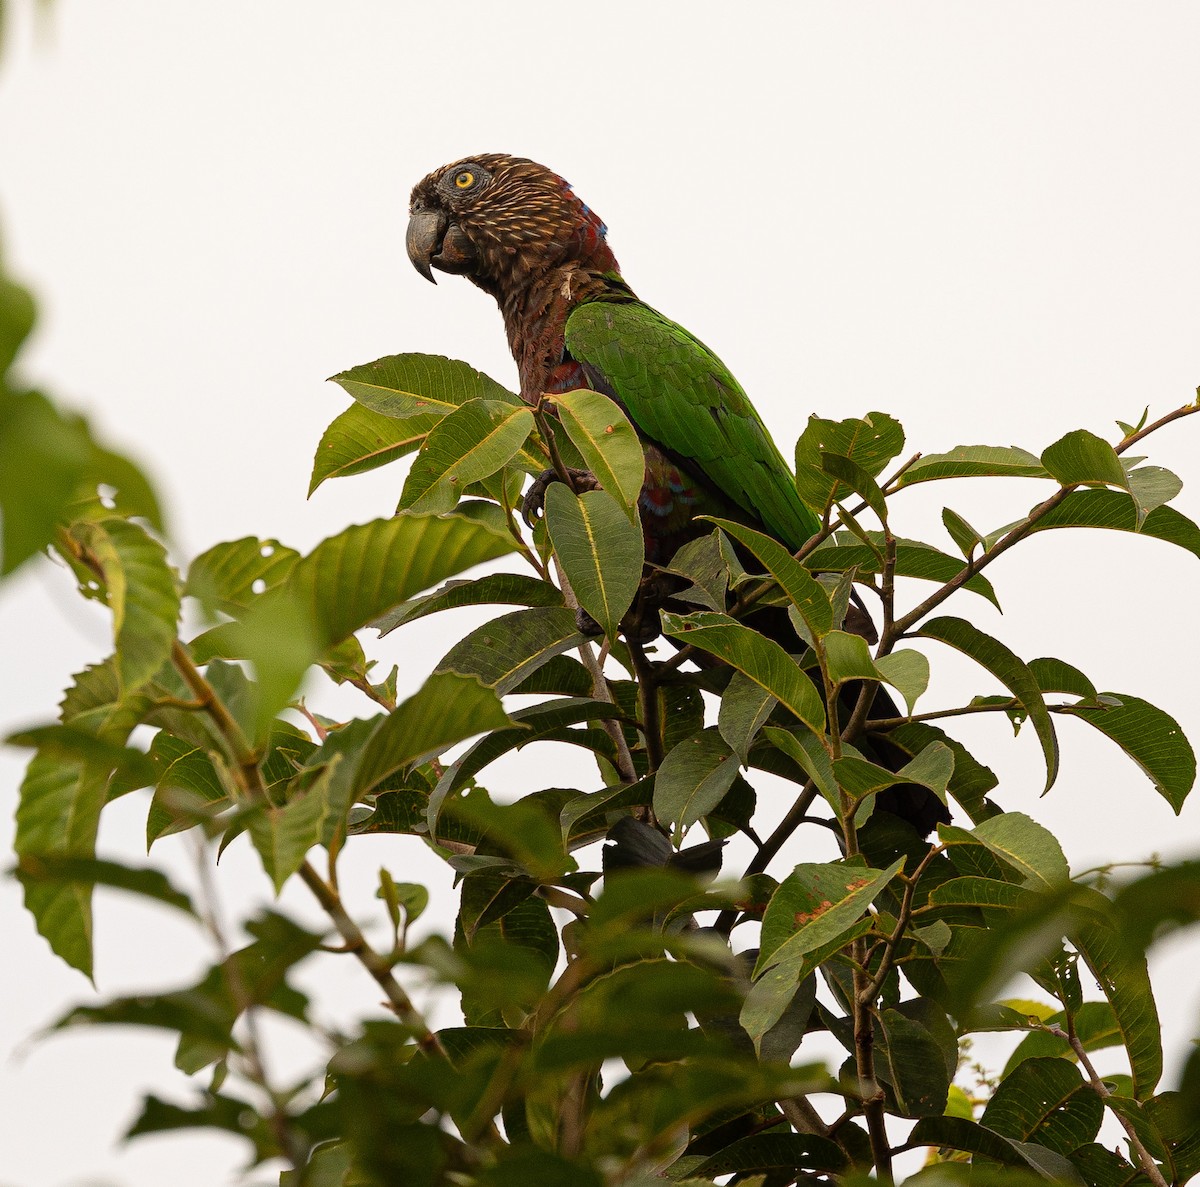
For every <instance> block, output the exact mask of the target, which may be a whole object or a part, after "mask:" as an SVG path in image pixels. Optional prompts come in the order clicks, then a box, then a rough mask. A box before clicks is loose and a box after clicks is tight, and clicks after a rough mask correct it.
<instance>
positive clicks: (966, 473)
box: [900, 445, 1050, 487]
mask: <svg viewBox="0 0 1200 1187" xmlns="http://www.w3.org/2000/svg"><path fill="white" fill-rule="evenodd" d="M1049 477H1050V475H1049V474H1048V473H1047V472H1046V468H1045V467H1044V466H1043V465H1042V463H1041V461H1040V459H1039V458H1038V457H1037V456H1036V455H1035V454H1032V453H1030V452H1029V451H1028V450H1025V449H1018V448H1017V447H1016V446H1015V445H1008V446H1004V445H959V446H956V447H955V448H954V449H952V450H950V451H949V452H948V453H927V454H925V455H924V456H923V457H922V458H920V459H919V460H918V461H916V462H914V463H913V464H912V465H911V466H909V468H908V469H907V470H905V471H904V473H903V474H902V475H901V476H900V486H901V487H904V486H912V485H913V484H914V483H917V482H930V481H932V480H934V479H938V478H1049Z"/></svg>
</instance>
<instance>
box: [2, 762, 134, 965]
mask: <svg viewBox="0 0 1200 1187" xmlns="http://www.w3.org/2000/svg"><path fill="white" fill-rule="evenodd" d="M109 776H110V771H109V768H108V767H107V765H106V764H103V763H102V764H100V765H98V766H93V765H91V764H89V763H87V762H86V761H73V762H68V761H64V759H63V758H62V757H61V756H60V755H56V754H37V755H35V756H34V757H33V759H32V761H31V762H30V764H29V768H28V769H27V770H26V772H25V778H24V780H23V782H22V784H21V793H20V795H21V798H20V802H19V804H18V807H17V833H16V840H15V842H14V848H15V850H16V852H17V855H18V857H25V856H26V855H31V856H35V857H41V856H45V855H59V854H61V855H64V856H68V857H82V858H88V857H91V856H92V855H93V853H94V850H95V845H96V831H97V828H98V826H99V823H100V810H101V809H102V808H103V807H104V803H105V799H106V793H107V788H108V780H109ZM24 890H25V906H26V909H27V910H28V911H29V913H30V914H31V915H32V916H33V918H34V921H35V923H36V924H37V929H38V931H39V932H40V933H41V935H42V936H44V937H45V938H46V940H47V941H49V943H50V947H51V948H52V949H53V950H54V951H55V953H56V954H57V955H58V956H60V957H61V958H62V959H63V960H65V961H66V962H67V964H69V965H71V966H72V967H73V968H77V969H79V971H80V972H81V973H83V974H84V975H85V976H88V977H90V976H91V975H92V893H91V886H90V885H88V884H86V883H79V882H40V881H36V882H35V881H31V882H28V883H26V884H25V887H24Z"/></svg>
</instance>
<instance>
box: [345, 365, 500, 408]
mask: <svg viewBox="0 0 1200 1187" xmlns="http://www.w3.org/2000/svg"><path fill="white" fill-rule="evenodd" d="M332 382H334V383H337V384H339V385H340V386H342V387H343V388H345V389H346V391H347V392H349V394H350V395H351V396H353V397H354V399H355V400H356V401H357V402H358V403H360V404H362V405H364V406H365V407H367V408H370V409H371V410H372V411H374V412H378V413H380V414H381V415H383V416H390V417H398V418H407V417H412V416H428V415H430V414H434V413H440V414H441V415H443V416H444V415H446V414H447V413H449V412H453V411H454V409H455V408H458V407H460V406H461V405H463V404H466V403H467V402H468V401H469V400H481V399H482V400H498V401H501V402H503V403H506V404H514V405H518V404H520V403H521V398H520V397H519V396H517V395H515V394H514V393H513V392H510V391H509V390H508V389H507V388H504V387H501V386H500V384H498V383H497V382H496V381H495V380H494V379H491V378H489V377H488V376H487V375H485V374H484V373H483V372H482V371H476V370H475V368H474V367H471V366H469V365H468V364H467V363H464V362H460V361H459V360H458V359H447V358H443V357H442V356H441V355H436V354H394V355H389V356H387V357H386V358H382V359H376V360H375V361H374V362H373V363H363V364H362V365H361V366H358V367H351V368H350V370H348V371H342V372H341V373H340V374H338V375H334V376H333V377H332Z"/></svg>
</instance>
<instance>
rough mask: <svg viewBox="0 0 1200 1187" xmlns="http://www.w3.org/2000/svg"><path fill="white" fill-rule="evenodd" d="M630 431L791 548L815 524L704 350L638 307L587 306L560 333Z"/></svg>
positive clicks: (777, 457)
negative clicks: (608, 391)
mask: <svg viewBox="0 0 1200 1187" xmlns="http://www.w3.org/2000/svg"><path fill="white" fill-rule="evenodd" d="M564 337H565V341H566V347H567V350H568V351H570V353H571V355H572V356H573V357H574V358H575V359H577V360H578V361H579V362H580V363H582V364H584V366H585V367H586V368H587V369H588V370H589V371H592V372H595V373H597V374H598V376H599V377H600V378H602V379H603V380H604V381H605V382H606V383H607V384H608V385H609V386H610V387H611V388H612V391H613V393H614V394H615V395H616V397H617V399H618V400H619V401H620V402H621V404H622V405H623V406H624V408H625V410H626V412H627V413H628V414H629V417H630V419H631V420H632V421H633V422H634V424H635V425H636V426H637V428H638V429H639V430H640V431H641V432H642V433H643V434H644V435H645V436H646V437H648V438H650V439H651V440H652V441H654V442H655V443H656V444H658V445H660V446H662V447H663V448H665V449H666V450H667V451H668V452H669V453H671V454H674V455H675V456H676V457H678V458H682V459H684V460H685V461H690V462H692V463H694V465H693V467H689V468H694V469H696V470H699V471H702V472H703V474H704V475H705V476H706V477H707V478H708V480H709V481H710V482H711V483H712V484H713V485H714V486H716V487H718V488H719V489H720V490H721V491H722V492H724V493H725V495H727V496H728V497H729V498H730V499H732V500H733V501H734V502H736V503H737V504H738V505H739V506H741V507H742V508H743V509H745V510H746V511H748V512H750V514H752V515H753V516H754V517H755V518H756V519H758V520H759V521H760V522H761V523H762V524H763V525H764V526H765V527H766V528H767V530H768V531H770V532H771V533H772V534H773V535H775V536H777V537H778V538H779V539H780V540H782V541H783V542H784V543H786V544H787V545H788V546H789V547H790V548H792V549H796V548H799V547H800V545H801V544H803V543H804V541H805V540H807V539H808V538H809V537H810V536H811V535H812V534H813V533H814V532H816V531H817V530H818V529H819V527H820V524H819V522H818V520H817V518H816V516H815V515H814V514H813V513H812V511H810V510H809V509H808V508H807V507H806V506H805V505H804V504H803V503H802V502H801V501H800V496H799V495H798V494H797V493H796V485H795V480H794V478H793V475H792V472H791V470H790V469H789V468H788V465H787V463H786V462H785V461H784V460H783V455H782V454H780V452H779V450H778V449H777V448H776V446H775V442H774V441H772V440H771V437H770V434H769V433H768V432H767V429H766V426H765V425H764V424H763V422H762V419H761V418H760V417H759V415H758V413H757V412H756V411H755V410H754V405H753V404H751V403H750V400H749V397H748V396H747V395H746V393H745V392H744V391H742V388H741V385H740V384H739V383H738V381H737V380H736V379H734V377H733V376H732V375H731V374H730V373H729V369H728V368H727V367H726V366H725V364H724V363H722V362H721V360H720V359H719V358H717V356H716V355H715V354H713V353H712V351H711V350H709V349H708V347H707V346H705V345H704V343H703V342H700V341H698V340H697V339H696V338H693V337H692V335H691V334H689V333H688V332H687V330H685V329H684V328H683V327H682V326H679V325H676V324H675V322H673V321H670V320H669V319H667V318H665V317H663V315H662V314H661V313H659V312H658V311H657V310H654V309H651V308H650V306H648V305H643V304H642V303H641V302H640V301H627V302H618V301H604V300H600V301H591V302H588V303H586V304H584V305H580V306H578V307H576V308H575V309H574V310H573V311H572V312H571V314H570V316H569V317H568V318H567V323H566V327H565V331H564Z"/></svg>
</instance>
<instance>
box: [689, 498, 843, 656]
mask: <svg viewBox="0 0 1200 1187" xmlns="http://www.w3.org/2000/svg"><path fill="white" fill-rule="evenodd" d="M705 518H706V519H710V520H711V521H712V522H713V523H715V524H716V525H717V527H719V528H720V529H721V530H722V531H723V532H725V533H726V534H727V535H729V536H732V537H733V539H735V540H736V541H737V542H738V543H739V544H742V545H744V546H745V547H746V548H748V549H749V550H750V551H751V552H752V553H753V554H754V555H755V556H756V557H757V558H758V559H759V560H760V561H762V563H763V565H764V566H765V567H766V570H767V572H768V573H770V574H771V576H772V577H774V578H775V580H776V581H777V582H778V583H779V587H780V589H782V590H783V592H784V593H785V594H787V596H788V598H789V600H790V601H791V603H792V605H793V606H795V607H796V609H797V610H798V611H799V612H800V616H801V618H803V619H804V622H805V625H806V626H807V627H808V629H809V630H810V631H811V632H812V634H813V635H814V636H815V637H817V638H820V637H821V636H822V635H824V634H826V633H827V632H828V631H829V630H830V629H832V627H833V609H832V607H831V606H830V604H829V595H828V594H827V593H826V592H825V589H824V587H823V586H822V585H821V584H820V582H818V581H817V580H816V578H814V577H813V576H812V574H811V573H810V572H809V571H808V570H807V569H806V568H805V567H804V566H803V565H802V564H801V563H800V562H799V561H798V560H796V558H795V557H793V556H792V554H791V553H790V552H788V550H787V549H786V548H784V547H783V545H782V544H780V543H779V542H778V541H777V540H773V539H772V538H771V537H770V536H764V535H763V534H762V533H761V532H756V531H754V530H753V529H751V528H748V527H744V526H743V525H742V524H740V523H734V522H732V521H731V520H727V519H716V518H715V517H713V516H705Z"/></svg>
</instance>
